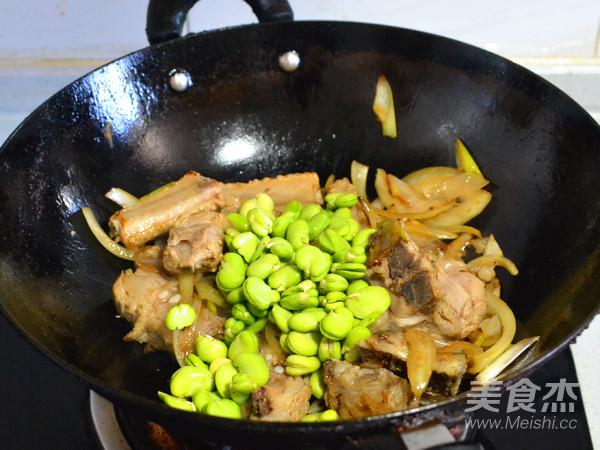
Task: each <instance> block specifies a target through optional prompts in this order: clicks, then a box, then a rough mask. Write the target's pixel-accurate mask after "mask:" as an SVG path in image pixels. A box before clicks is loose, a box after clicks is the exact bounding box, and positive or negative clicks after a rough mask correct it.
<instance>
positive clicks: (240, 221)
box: [227, 213, 250, 233]
mask: <svg viewBox="0 0 600 450" xmlns="http://www.w3.org/2000/svg"><path fill="white" fill-rule="evenodd" d="M227 219H229V221H230V222H231V224H232V225H233V228H235V229H236V230H237V231H239V232H240V233H241V232H243V231H250V224H249V223H248V220H247V219H246V218H245V217H244V216H242V215H241V214H240V213H231V214H227Z"/></svg>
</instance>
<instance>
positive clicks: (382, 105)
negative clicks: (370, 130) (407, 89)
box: [373, 75, 398, 138]
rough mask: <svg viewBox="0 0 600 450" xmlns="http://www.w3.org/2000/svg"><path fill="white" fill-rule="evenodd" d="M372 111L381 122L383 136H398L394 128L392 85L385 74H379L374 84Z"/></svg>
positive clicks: (394, 112) (394, 114)
mask: <svg viewBox="0 0 600 450" xmlns="http://www.w3.org/2000/svg"><path fill="white" fill-rule="evenodd" d="M373 112H375V115H376V116H377V120H379V121H380V122H381V127H382V132H383V135H384V136H388V137H391V138H395V137H397V136H398V131H397V129H396V111H395V110H394V96H393V94H392V87H391V86H390V83H389V82H388V80H387V78H386V77H385V75H379V78H378V79H377V85H376V86H375V99H374V100H373Z"/></svg>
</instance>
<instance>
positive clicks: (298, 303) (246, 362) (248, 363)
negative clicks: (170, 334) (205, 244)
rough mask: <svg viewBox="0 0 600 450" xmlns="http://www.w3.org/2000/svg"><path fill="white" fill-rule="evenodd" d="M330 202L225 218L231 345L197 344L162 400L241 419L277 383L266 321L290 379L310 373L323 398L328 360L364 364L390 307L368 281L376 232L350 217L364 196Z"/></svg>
mask: <svg viewBox="0 0 600 450" xmlns="http://www.w3.org/2000/svg"><path fill="white" fill-rule="evenodd" d="M325 201H326V205H325V207H322V206H320V205H316V204H309V205H306V206H304V207H303V206H302V204H301V203H300V202H297V201H292V202H290V203H289V204H288V205H287V206H286V207H285V208H284V209H283V211H282V212H281V214H280V215H279V216H276V214H275V212H274V205H273V201H272V199H271V198H270V197H269V196H268V195H267V194H259V195H258V196H257V197H256V198H254V199H251V200H248V201H246V202H245V203H244V204H243V205H242V206H241V208H240V210H239V212H237V213H232V214H229V215H228V216H227V217H228V219H229V220H230V222H231V223H232V225H233V227H231V228H228V229H227V230H226V232H225V242H226V245H227V248H228V249H229V251H228V252H227V253H225V255H224V256H223V261H222V263H221V265H220V268H219V271H218V272H217V275H216V279H215V281H216V285H217V288H218V289H219V290H220V291H221V292H222V293H223V294H224V296H225V298H226V299H227V301H228V302H229V303H230V304H231V305H232V307H231V315H232V317H230V318H229V319H228V320H227V321H226V323H225V331H224V339H223V341H219V340H215V339H213V338H210V337H207V336H201V337H200V338H198V340H197V342H196V353H197V354H190V355H188V357H187V358H186V364H187V366H186V367H182V368H181V369H179V370H178V371H177V372H175V373H174V374H173V376H172V378H171V386H170V389H171V395H168V394H165V393H162V392H160V393H159V396H160V397H161V399H163V401H165V403H167V404H168V405H169V406H172V407H175V408H179V409H185V410H189V411H198V412H203V413H205V414H210V415H217V416H223V417H233V418H239V417H241V408H240V405H243V404H244V403H245V402H247V401H248V399H249V398H250V396H251V394H252V392H253V391H254V389H256V388H258V387H260V386H263V385H264V384H266V382H267V381H268V379H269V368H268V365H267V363H266V361H265V360H264V359H263V358H262V356H261V355H259V354H258V339H257V337H256V334H255V333H258V332H260V331H261V330H262V329H264V327H265V326H266V325H267V322H268V321H270V322H272V323H273V324H274V325H276V326H277V327H278V328H279V330H280V331H281V335H280V340H279V342H280V345H281V348H282V349H283V351H284V352H285V353H286V354H287V355H288V356H287V358H286V361H285V369H284V370H285V372H286V373H287V374H288V375H291V376H304V375H307V376H308V375H310V386H311V389H312V392H313V395H314V396H315V397H316V398H322V396H323V393H324V386H323V380H322V378H321V374H320V371H319V369H320V367H321V364H322V363H323V362H324V361H325V360H327V359H345V360H347V361H349V362H355V361H357V360H358V359H359V352H358V349H357V344H358V342H359V341H361V340H364V339H367V338H368V337H369V336H370V335H371V333H370V331H369V328H368V326H369V325H370V324H372V323H373V322H374V321H375V320H377V318H378V317H379V316H380V315H381V314H382V313H383V312H384V311H385V310H387V309H388V308H389V306H390V295H389V293H388V292H387V290H385V289H384V288H382V287H379V286H370V285H369V284H368V283H367V282H366V281H365V280H364V279H363V278H364V276H365V271H366V266H365V264H364V263H365V261H366V259H367V255H366V247H367V244H368V240H369V236H370V235H371V234H372V233H373V232H374V231H375V230H373V229H370V228H366V229H361V227H360V224H359V222H358V221H357V220H355V219H354V218H353V217H352V212H351V210H350V208H351V207H352V206H354V205H355V204H356V203H357V197H356V195H355V194H352V193H332V194H328V195H327V196H326V197H325ZM179 306H180V307H181V306H182V305H179ZM172 311H173V314H175V313H177V312H178V310H177V309H175V308H174V309H173V310H172ZM170 314H171V313H170ZM171 315H172V314H171ZM184 315H185V313H184ZM169 319H171V320H173V318H172V317H169V316H168V317H167V321H169ZM192 322H193V320H192ZM168 325H170V326H173V325H172V324H169V323H168ZM188 399H191V400H188ZM336 418H337V415H336V413H335V411H325V412H324V413H320V414H317V415H310V416H308V417H307V418H306V419H307V420H335V419H336Z"/></svg>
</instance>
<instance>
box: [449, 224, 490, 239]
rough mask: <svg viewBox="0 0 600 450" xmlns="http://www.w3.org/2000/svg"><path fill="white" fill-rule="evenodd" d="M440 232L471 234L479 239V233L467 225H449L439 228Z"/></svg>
mask: <svg viewBox="0 0 600 450" xmlns="http://www.w3.org/2000/svg"><path fill="white" fill-rule="evenodd" d="M439 229H440V230H446V231H450V232H452V233H465V234H472V235H473V236H477V237H478V238H480V237H481V231H479V230H478V229H477V228H475V227H471V226H469V225H451V226H447V227H439Z"/></svg>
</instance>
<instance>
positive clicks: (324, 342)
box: [317, 336, 342, 362]
mask: <svg viewBox="0 0 600 450" xmlns="http://www.w3.org/2000/svg"><path fill="white" fill-rule="evenodd" d="M317 355H318V356H319V359H320V360H321V361H323V362H325V361H326V360H328V359H342V344H341V343H340V341H336V340H333V339H329V338H326V337H325V336H323V337H322V338H321V342H320V343H319V351H318V352H317Z"/></svg>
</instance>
